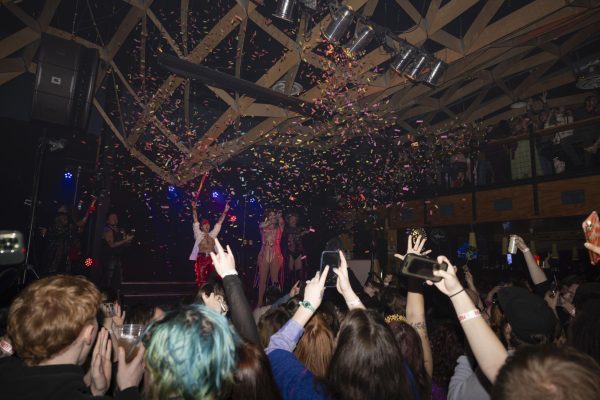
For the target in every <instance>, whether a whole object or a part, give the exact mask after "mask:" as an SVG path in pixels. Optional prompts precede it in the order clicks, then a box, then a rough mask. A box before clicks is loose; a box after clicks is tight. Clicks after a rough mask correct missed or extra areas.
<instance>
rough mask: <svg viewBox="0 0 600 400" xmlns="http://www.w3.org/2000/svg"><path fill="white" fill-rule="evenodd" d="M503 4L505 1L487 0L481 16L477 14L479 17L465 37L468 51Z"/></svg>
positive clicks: (465, 45)
mask: <svg viewBox="0 0 600 400" xmlns="http://www.w3.org/2000/svg"><path fill="white" fill-rule="evenodd" d="M503 3H504V0H487V1H486V2H485V5H484V6H483V8H482V9H481V11H479V14H477V17H475V20H473V22H472V23H471V26H469V29H468V30H467V33H465V36H464V37H463V46H464V48H465V49H466V50H467V51H468V50H470V49H471V46H472V45H473V42H474V41H475V40H477V38H478V37H479V35H480V34H481V32H483V30H484V29H485V27H486V26H487V25H488V23H489V22H490V21H491V20H492V18H493V17H494V15H496V13H497V12H498V10H499V9H500V7H501V6H502V4H503Z"/></svg>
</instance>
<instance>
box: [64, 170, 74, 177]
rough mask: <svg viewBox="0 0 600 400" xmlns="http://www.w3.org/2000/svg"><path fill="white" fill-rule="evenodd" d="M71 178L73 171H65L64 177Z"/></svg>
mask: <svg viewBox="0 0 600 400" xmlns="http://www.w3.org/2000/svg"><path fill="white" fill-rule="evenodd" d="M72 178H73V173H71V172H69V171H67V172H65V179H72Z"/></svg>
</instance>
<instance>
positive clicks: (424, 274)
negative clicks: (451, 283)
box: [402, 253, 448, 282]
mask: <svg viewBox="0 0 600 400" xmlns="http://www.w3.org/2000/svg"><path fill="white" fill-rule="evenodd" d="M447 268H448V264H447V263H445V262H444V263H441V264H439V263H438V262H437V261H436V260H432V259H431V258H428V257H423V256H418V255H416V254H412V253H409V254H407V255H406V257H405V258H404V261H403V262H402V273H403V274H404V275H408V276H414V277H415V278H420V279H425V280H429V281H432V282H439V281H441V280H442V278H441V277H440V276H437V275H434V274H433V271H439V270H442V271H446V270H447Z"/></svg>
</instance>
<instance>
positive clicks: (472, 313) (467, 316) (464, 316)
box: [458, 309, 481, 324]
mask: <svg viewBox="0 0 600 400" xmlns="http://www.w3.org/2000/svg"><path fill="white" fill-rule="evenodd" d="M479 317H481V312H480V311H479V310H477V309H475V310H471V311H467V312H466V313H463V314H459V315H458V320H459V321H460V323H461V324H462V323H463V322H465V321H468V320H470V319H473V318H479Z"/></svg>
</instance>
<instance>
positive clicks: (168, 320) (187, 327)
mask: <svg viewBox="0 0 600 400" xmlns="http://www.w3.org/2000/svg"><path fill="white" fill-rule="evenodd" d="M143 342H144V345H145V346H146V355H145V361H146V368H147V369H148V372H149V376H150V380H149V384H148V394H147V398H149V399H168V398H184V399H207V400H214V399H219V398H221V397H224V396H225V397H226V396H228V395H229V394H230V391H231V388H232V385H233V383H234V372H235V368H236V350H237V347H238V344H239V342H240V339H239V337H238V335H237V334H236V333H235V331H234V329H233V328H232V327H230V325H229V322H227V320H226V319H225V318H224V317H222V316H221V315H219V314H218V313H216V312H215V311H212V310H210V309H209V308H208V307H206V306H204V305H201V304H191V305H188V306H185V307H182V308H181V309H179V310H176V311H172V312H169V313H167V314H166V315H165V317H163V319H161V320H159V321H156V322H154V323H152V324H151V325H150V326H149V328H148V334H147V335H146V336H145V337H144V339H143Z"/></svg>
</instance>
